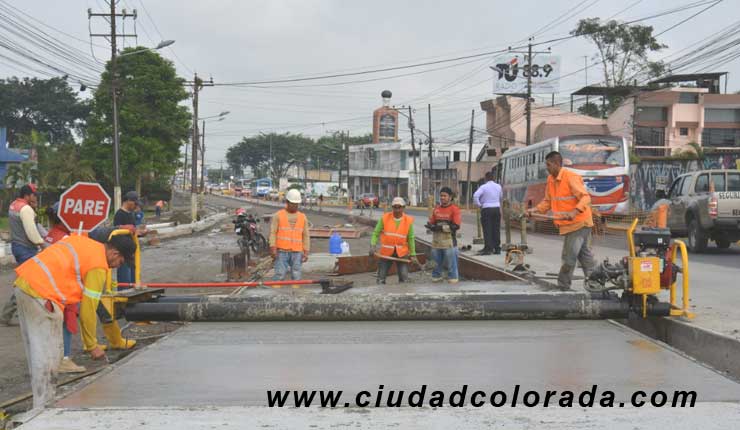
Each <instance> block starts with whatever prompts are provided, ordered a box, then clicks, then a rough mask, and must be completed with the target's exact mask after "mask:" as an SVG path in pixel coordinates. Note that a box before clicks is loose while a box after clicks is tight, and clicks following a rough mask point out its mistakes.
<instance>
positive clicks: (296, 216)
mask: <svg viewBox="0 0 740 430" xmlns="http://www.w3.org/2000/svg"><path fill="white" fill-rule="evenodd" d="M301 200H302V199H301V193H300V191H298V190H296V189H292V190H288V192H287V193H286V194H285V209H280V210H279V211H277V212H276V213H275V215H273V216H272V222H271V223H270V255H271V256H272V258H273V260H275V276H274V279H273V280H275V281H282V280H284V279H285V276H286V275H287V273H288V271H290V274H291V278H292V279H293V280H294V281H297V280H299V279H301V266H302V264H303V263H305V262H306V261H308V253H309V252H310V250H311V238H310V235H309V231H308V230H309V227H308V220H307V219H306V215H304V214H303V213H302V212H299V211H298V205H299V204H301Z"/></svg>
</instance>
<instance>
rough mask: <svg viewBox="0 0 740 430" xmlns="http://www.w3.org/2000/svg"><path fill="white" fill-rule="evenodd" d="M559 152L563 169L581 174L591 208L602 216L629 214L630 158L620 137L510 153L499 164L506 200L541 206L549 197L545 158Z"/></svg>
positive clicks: (561, 140) (555, 142)
mask: <svg viewBox="0 0 740 430" xmlns="http://www.w3.org/2000/svg"><path fill="white" fill-rule="evenodd" d="M550 151H558V152H559V153H560V154H561V155H562V156H563V167H565V168H566V169H568V170H571V171H573V172H575V173H578V174H579V175H581V176H582V177H583V182H584V184H585V185H586V188H587V189H588V191H589V193H590V194H591V205H592V207H593V208H594V209H596V210H597V211H598V212H599V213H601V214H602V215H609V214H619V215H621V214H627V213H628V212H629V210H630V205H629V185H630V179H629V156H628V155H627V154H629V152H628V147H627V140H626V139H624V138H623V137H620V136H603V135H574V136H563V137H553V138H551V139H547V140H543V141H542V142H538V143H535V144H533V145H530V146H527V147H522V148H514V149H510V150H508V151H506V152H505V153H504V155H503V156H502V157H501V160H500V161H499V173H500V178H499V179H500V181H501V186H502V188H503V190H504V198H507V199H509V201H510V202H512V205H513V206H514V207H517V206H518V207H521V205H524V207H526V208H530V207H533V206H535V205H537V203H539V202H540V201H541V200H542V199H543V198H544V196H545V186H546V184H547V175H548V173H547V169H546V168H545V156H546V155H547V154H548V153H549V152H550Z"/></svg>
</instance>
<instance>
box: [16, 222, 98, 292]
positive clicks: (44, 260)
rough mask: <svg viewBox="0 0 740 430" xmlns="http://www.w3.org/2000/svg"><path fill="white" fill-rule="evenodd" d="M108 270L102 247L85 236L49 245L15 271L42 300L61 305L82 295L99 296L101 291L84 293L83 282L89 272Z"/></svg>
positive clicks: (70, 237)
mask: <svg viewBox="0 0 740 430" xmlns="http://www.w3.org/2000/svg"><path fill="white" fill-rule="evenodd" d="M93 269H105V270H108V260H107V259H106V256H105V245H103V244H102V243H100V242H96V241H94V240H92V239H90V238H88V237H85V236H78V235H72V236H68V237H66V238H64V239H62V240H60V241H59V242H57V243H55V244H54V245H51V246H50V247H48V248H46V249H45V250H43V251H41V252H40V253H38V254H36V256H34V257H32V258H31V259H29V260H27V261H26V262H25V263H23V264H21V265H20V266H18V267H17V268H16V269H15V273H16V274H17V275H18V276H19V277H21V278H23V279H25V280H26V282H28V284H29V285H30V286H31V288H32V289H33V290H34V291H35V292H36V293H37V294H38V295H39V296H40V297H42V298H44V299H47V300H51V301H53V302H55V303H57V304H59V305H60V306H65V305H68V304H75V303H79V302H80V301H82V294H83V293H84V294H86V295H89V296H91V297H96V298H99V297H100V292H97V291H87V290H85V285H84V284H83V282H82V281H83V279H85V276H86V275H87V273H88V272H89V271H90V270H93Z"/></svg>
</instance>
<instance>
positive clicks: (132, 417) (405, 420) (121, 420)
mask: <svg viewBox="0 0 740 430" xmlns="http://www.w3.org/2000/svg"><path fill="white" fill-rule="evenodd" d="M21 428H22V429H24V430H49V429H56V430H77V429H80V428H85V429H111V428H115V429H117V430H139V429H142V428H146V429H149V430H170V429H204V430H205V429H209V430H211V429H214V428H226V429H230V428H240V429H269V430H275V429H291V430H292V429H303V428H333V429H334V428H340V429H344V428H352V429H357V430H362V429H389V428H397V429H419V430H422V429H423V430H429V429H440V430H449V429H486V430H512V429H540V428H542V429H548V430H595V429H610V430H640V429H646V430H647V429H650V430H652V429H659V428H668V429H671V430H696V429H702V430H727V429H736V428H740V405H739V404H737V403H710V402H706V403H700V404H698V405H697V406H696V407H695V408H686V409H670V408H664V409H657V408H648V407H643V408H613V409H604V408H593V409H582V408H572V409H562V408H548V409H545V408H492V407H482V408H474V407H464V408H436V409H431V408H403V409H396V408H369V409H356V408H355V409H343V408H339V409H331V408H290V409H282V408H267V407H239V406H231V407H228V406H227V407H217V408H214V407H208V408H182V407H176V408H161V407H158V408H131V409H124V408H120V409H119V408H113V409H109V408H106V409H64V410H59V409H51V410H47V411H45V412H44V413H43V414H42V415H41V416H39V417H38V418H37V419H34V420H33V421H31V422H30V423H28V424H27V425H25V426H23V427H21Z"/></svg>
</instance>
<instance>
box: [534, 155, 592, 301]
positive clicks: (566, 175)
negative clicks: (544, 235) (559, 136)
mask: <svg viewBox="0 0 740 430" xmlns="http://www.w3.org/2000/svg"><path fill="white" fill-rule="evenodd" d="M545 166H546V167H547V172H548V173H549V174H550V175H549V176H548V177H547V186H546V188H545V198H544V199H543V200H542V201H541V202H540V203H539V204H538V205H537V206H536V207H534V208H531V209H529V210H528V211H527V215H530V216H531V215H532V214H533V213H546V212H547V211H552V214H553V217H554V218H555V221H554V223H555V225H556V226H557V227H558V229H559V230H560V234H561V235H562V236H565V240H564V242H563V252H562V263H561V266H560V273H559V274H558V287H560V289H562V290H569V289H570V286H571V282H572V279H573V271H574V270H575V268H576V261H578V262H580V263H581V267H583V273H584V279H588V275H589V274H590V273H591V272H592V271H593V269H594V266H595V264H596V263H595V261H594V255H593V252H592V250H591V228H592V227H593V226H594V222H593V219H592V215H591V196H590V195H589V194H588V190H586V186H585V185H583V178H581V176H580V175H579V174H577V173H573V172H572V171H570V170H566V169H564V168H563V157H562V156H561V155H560V153H559V152H557V151H552V152H550V153H549V154H547V156H545Z"/></svg>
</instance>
